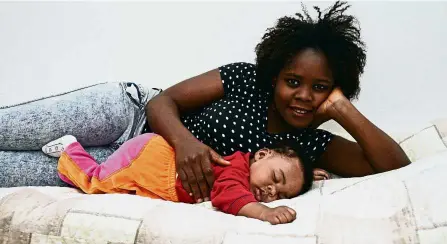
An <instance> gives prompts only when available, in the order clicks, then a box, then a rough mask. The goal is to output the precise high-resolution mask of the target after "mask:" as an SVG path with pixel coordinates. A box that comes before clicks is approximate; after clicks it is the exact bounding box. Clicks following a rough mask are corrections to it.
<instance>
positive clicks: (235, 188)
mask: <svg viewBox="0 0 447 244" xmlns="http://www.w3.org/2000/svg"><path fill="white" fill-rule="evenodd" d="M249 158H250V153H241V152H235V153H234V154H232V155H230V156H227V157H224V159H225V160H227V161H229V162H231V165H230V166H219V165H214V164H213V171H214V179H215V181H214V186H213V189H212V191H211V203H212V204H213V206H214V207H216V208H217V209H219V210H220V211H222V212H224V213H229V214H233V215H237V213H238V212H239V210H240V209H241V208H242V207H243V206H245V205H247V204H248V203H251V202H256V198H255V197H254V196H253V193H251V192H250V162H249ZM175 188H176V191H177V195H178V198H179V201H180V202H185V203H194V200H193V198H192V197H190V196H189V195H188V193H187V192H186V190H185V189H184V188H183V186H182V183H181V181H180V179H179V178H178V179H177V181H176V185H175Z"/></svg>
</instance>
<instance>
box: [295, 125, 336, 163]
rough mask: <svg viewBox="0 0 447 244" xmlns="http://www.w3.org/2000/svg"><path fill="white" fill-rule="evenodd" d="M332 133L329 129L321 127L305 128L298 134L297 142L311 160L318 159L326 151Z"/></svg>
mask: <svg viewBox="0 0 447 244" xmlns="http://www.w3.org/2000/svg"><path fill="white" fill-rule="evenodd" d="M332 138H334V135H333V134H332V133H330V132H329V131H325V130H321V129H305V130H303V131H302V132H301V134H300V135H299V136H298V138H297V139H298V142H299V145H300V147H301V149H302V150H303V153H305V154H306V155H305V156H306V157H307V158H309V160H310V161H311V162H315V161H316V160H318V159H319V158H320V157H321V155H322V154H323V153H324V152H325V151H326V149H327V146H328V144H329V142H330V141H331V140H332Z"/></svg>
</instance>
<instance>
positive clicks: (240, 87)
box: [219, 62, 257, 94]
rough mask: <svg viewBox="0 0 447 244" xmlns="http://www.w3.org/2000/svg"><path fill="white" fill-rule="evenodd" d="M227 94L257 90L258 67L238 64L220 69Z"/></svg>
mask: <svg viewBox="0 0 447 244" xmlns="http://www.w3.org/2000/svg"><path fill="white" fill-rule="evenodd" d="M219 72H220V77H221V79H222V83H223V84H224V91H225V94H233V93H235V92H236V93H240V92H245V93H247V92H248V91H250V89H256V87H257V82H256V65H254V64H251V63H247V62H236V63H230V64H226V65H222V66H220V67H219Z"/></svg>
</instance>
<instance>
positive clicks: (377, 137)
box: [332, 100, 411, 173]
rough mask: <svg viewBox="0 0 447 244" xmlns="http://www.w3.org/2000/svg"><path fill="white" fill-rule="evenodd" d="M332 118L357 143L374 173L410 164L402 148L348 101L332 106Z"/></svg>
mask: <svg viewBox="0 0 447 244" xmlns="http://www.w3.org/2000/svg"><path fill="white" fill-rule="evenodd" d="M332 117H333V119H334V120H335V121H336V122H337V123H339V124H340V125H341V126H342V127H343V128H344V129H345V130H346V131H347V132H348V133H349V134H351V136H352V137H353V138H354V139H355V140H356V141H357V143H358V144H359V145H360V147H361V148H362V150H363V154H364V156H365V158H366V159H367V161H368V162H369V163H370V165H371V166H372V168H373V169H374V170H375V171H376V172H378V173H379V172H385V171H389V170H393V169H398V168H401V167H403V166H406V165H408V164H410V163H411V162H410V159H409V158H408V157H407V155H406V154H405V152H404V151H403V150H402V148H401V147H400V146H399V145H398V144H397V143H396V142H395V141H394V140H393V139H392V138H391V137H390V136H388V135H387V134H386V133H385V132H383V131H382V130H381V129H379V128H378V127H377V126H375V125H374V124H373V123H371V122H370V121H369V120H368V119H367V118H366V117H365V116H363V114H361V113H360V112H359V111H358V110H357V109H356V108H355V106H354V105H353V104H352V103H351V102H349V101H348V100H346V101H340V102H337V103H335V104H334V105H333V109H332Z"/></svg>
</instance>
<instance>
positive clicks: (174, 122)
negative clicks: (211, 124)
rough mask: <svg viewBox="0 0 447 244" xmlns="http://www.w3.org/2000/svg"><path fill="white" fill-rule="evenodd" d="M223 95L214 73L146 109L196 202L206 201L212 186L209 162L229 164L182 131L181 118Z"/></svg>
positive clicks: (170, 92)
mask: <svg viewBox="0 0 447 244" xmlns="http://www.w3.org/2000/svg"><path fill="white" fill-rule="evenodd" d="M223 95H224V89H223V85H222V81H221V78H220V73H219V70H218V69H215V70H211V71H208V72H206V73H204V74H201V75H198V76H196V77H193V78H190V79H187V80H185V81H182V82H180V83H178V84H176V85H174V86H172V87H170V88H168V89H166V90H165V91H163V92H162V93H160V94H159V95H158V96H156V97H155V98H153V99H152V100H150V101H149V102H148V104H147V105H146V116H147V120H148V122H149V126H150V127H151V129H152V131H154V132H155V133H157V134H159V135H161V136H162V137H163V138H165V139H166V140H167V141H168V142H169V143H170V144H171V146H172V147H174V149H175V152H176V166H177V173H178V174H179V176H180V179H181V180H182V184H183V187H184V188H185V189H186V190H187V191H188V192H190V193H193V195H194V197H195V199H196V200H198V201H199V202H200V201H201V200H202V199H206V198H208V196H209V192H210V190H211V189H212V185H213V183H214V175H213V171H212V168H211V162H213V163H219V164H228V163H227V162H226V161H225V160H223V159H222V158H221V157H220V156H219V155H218V154H217V153H216V152H214V151H213V150H212V149H210V148H209V147H208V146H206V145H204V144H202V143H201V142H200V141H198V140H197V139H196V138H195V137H194V136H193V135H192V134H191V132H189V130H188V129H187V128H185V126H184V125H183V123H182V122H181V121H180V116H181V115H182V114H184V113H186V112H189V111H193V110H195V109H198V108H201V107H203V106H206V105H207V104H210V103H212V102H213V101H216V100H218V99H220V98H222V97H223Z"/></svg>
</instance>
